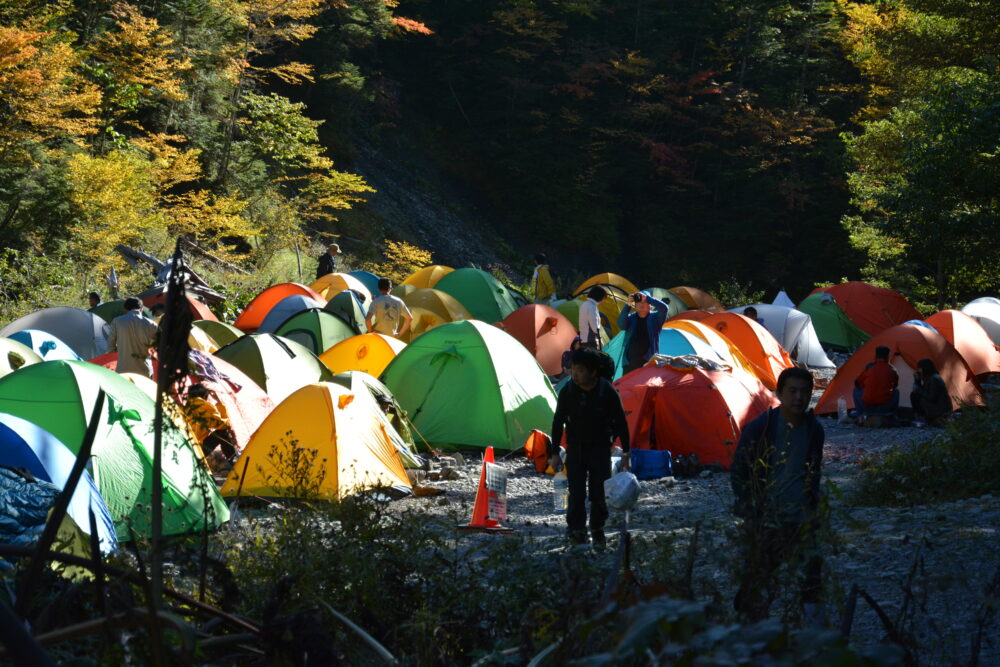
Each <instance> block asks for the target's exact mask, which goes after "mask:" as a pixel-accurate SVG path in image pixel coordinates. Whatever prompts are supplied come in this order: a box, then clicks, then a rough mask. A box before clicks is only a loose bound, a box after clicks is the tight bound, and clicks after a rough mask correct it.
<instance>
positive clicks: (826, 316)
mask: <svg viewBox="0 0 1000 667" xmlns="http://www.w3.org/2000/svg"><path fill="white" fill-rule="evenodd" d="M798 309H799V310H800V311H802V312H803V313H805V314H806V315H808V316H809V317H811V318H812V325H813V328H814V329H815V330H816V336H817V337H818V338H819V342H820V343H822V344H823V345H827V346H830V347H835V348H839V349H841V350H856V349H857V348H859V347H861V346H862V345H864V344H865V341H867V340H868V339H869V338H871V336H869V335H868V334H867V333H865V332H864V331H862V330H861V329H859V328H858V327H857V326H856V325H855V324H854V323H853V322H851V320H850V318H848V317H847V315H846V314H845V313H844V311H843V309H842V308H841V307H840V306H838V305H837V300H836V299H834V298H833V295H832V294H828V293H826V292H816V293H815V294H810V295H809V296H807V297H806V298H805V299H804V300H803V301H802V303H800V304H799V307H798Z"/></svg>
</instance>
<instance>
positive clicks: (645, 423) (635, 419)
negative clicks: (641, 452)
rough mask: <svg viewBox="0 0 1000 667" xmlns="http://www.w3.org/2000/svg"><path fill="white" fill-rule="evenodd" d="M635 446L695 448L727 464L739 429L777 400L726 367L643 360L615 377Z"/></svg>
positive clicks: (677, 451)
mask: <svg viewBox="0 0 1000 667" xmlns="http://www.w3.org/2000/svg"><path fill="white" fill-rule="evenodd" d="M615 387H616V388H617V389H618V393H619V395H621V399H622V405H623V406H624V408H625V415H626V418H627V420H628V426H629V436H630V439H631V444H632V447H633V448H636V449H669V450H670V451H671V453H672V454H673V455H674V456H680V455H684V456H689V455H691V454H697V455H698V458H699V459H700V460H701V462H702V463H719V464H721V465H722V466H724V467H726V468H728V467H729V465H730V464H731V463H732V461H733V452H734V451H735V450H736V444H737V443H738V442H739V439H740V432H741V431H742V429H743V427H744V426H746V425H747V423H749V422H750V421H751V420H753V419H754V418H755V417H757V416H758V415H760V414H761V413H762V412H764V410H767V409H768V408H771V407H773V406H775V405H777V403H778V402H777V400H776V399H775V398H774V396H773V395H772V394H771V392H769V391H768V390H767V389H766V388H765V387H764V385H762V384H761V383H760V382H756V384H755V385H748V384H747V383H745V382H742V381H740V379H739V377H738V376H735V375H733V374H731V373H729V372H726V371H713V370H705V369H702V368H697V367H695V368H674V367H672V366H662V367H661V366H656V365H649V366H643V367H642V368H640V369H638V370H636V371H632V372H631V373H629V374H628V375H626V376H625V377H623V378H622V379H620V380H618V381H617V382H616V383H615Z"/></svg>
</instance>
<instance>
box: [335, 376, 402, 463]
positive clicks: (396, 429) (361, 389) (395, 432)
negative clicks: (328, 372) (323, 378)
mask: <svg viewBox="0 0 1000 667" xmlns="http://www.w3.org/2000/svg"><path fill="white" fill-rule="evenodd" d="M331 382H336V383H337V384H339V385H340V386H341V387H344V388H345V389H347V390H348V391H350V392H352V393H354V394H355V395H356V396H358V400H366V401H367V400H371V401H374V402H375V405H376V406H377V408H378V409H377V410H375V411H374V412H373V414H374V415H375V416H376V417H377V418H378V420H379V421H380V422H382V424H383V425H384V426H385V429H386V433H387V434H388V435H389V439H390V440H392V444H393V445H395V447H396V452H397V453H399V459H400V461H402V463H403V467H404V468H419V467H420V465H421V462H420V460H419V459H418V458H416V456H415V454H416V451H417V446H416V442H415V441H414V439H413V431H412V429H411V428H410V425H409V424H408V423H407V419H408V417H407V416H406V411H405V410H403V407H402V406H401V405H400V404H399V403H398V402H397V401H396V397H395V396H393V395H392V392H391V391H389V388H388V387H386V386H385V385H384V384H382V382H381V381H380V380H378V378H375V377H373V376H371V375H369V374H368V373H363V372H362V371H345V372H343V373H337V374H336V375H334V376H333V380H331ZM380 401H383V402H384V401H387V402H388V405H389V406H390V407H391V409H392V414H387V413H386V412H384V411H383V410H382V406H381V405H380V404H379V402H380Z"/></svg>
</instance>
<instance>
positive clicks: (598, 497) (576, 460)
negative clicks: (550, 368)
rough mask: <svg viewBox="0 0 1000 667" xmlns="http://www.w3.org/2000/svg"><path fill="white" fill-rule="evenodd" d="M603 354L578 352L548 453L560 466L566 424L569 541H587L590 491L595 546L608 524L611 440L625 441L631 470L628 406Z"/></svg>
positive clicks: (562, 394) (625, 460)
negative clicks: (605, 373)
mask: <svg viewBox="0 0 1000 667" xmlns="http://www.w3.org/2000/svg"><path fill="white" fill-rule="evenodd" d="M600 368H601V358H600V356H599V353H597V352H595V351H594V350H591V349H588V348H580V349H578V350H576V351H574V352H573V359H572V366H571V367H570V372H571V373H572V377H573V380H572V382H568V383H566V386H565V387H563V389H562V391H560V392H559V400H558V401H557V403H556V413H555V417H554V418H553V420H552V441H551V443H550V449H549V457H550V463H551V464H552V467H553V468H554V469H556V470H558V469H559V468H560V467H561V465H562V462H561V461H560V459H559V455H558V453H559V443H560V441H561V440H562V435H563V428H565V429H566V476H567V478H568V482H569V507H568V508H567V511H566V524H567V526H568V534H569V538H570V540H572V541H573V542H575V543H577V544H584V543H586V542H587V508H586V502H587V493H588V490H589V493H590V534H591V536H592V537H593V540H594V545H595V546H598V547H603V546H604V544H605V542H606V540H605V536H604V523H605V521H607V519H608V505H607V502H606V501H605V498H604V480H606V479H608V477H610V476H611V445H612V443H614V441H615V438H618V439H620V440H621V448H622V451H623V455H622V468H623V469H628V460H629V456H628V451H629V434H628V425H627V423H626V422H625V410H624V409H623V408H622V401H621V398H619V396H618V391H617V390H616V389H615V388H614V386H613V385H612V384H611V383H610V382H609V381H608V380H607V379H606V378H604V377H601V374H600Z"/></svg>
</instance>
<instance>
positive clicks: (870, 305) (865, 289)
mask: <svg viewBox="0 0 1000 667" xmlns="http://www.w3.org/2000/svg"><path fill="white" fill-rule="evenodd" d="M817 292H826V293H828V294H832V295H833V298H834V300H836V302H837V305H838V306H840V308H841V310H843V311H844V314H846V315H847V317H848V318H849V319H850V320H851V322H853V323H854V324H855V326H857V327H858V328H859V329H861V330H862V331H864V332H865V333H867V334H868V335H870V336H874V335H875V334H877V333H879V332H880V331H885V330H886V329H888V328H889V327H894V326H896V325H897V324H902V323H903V322H909V321H910V320H922V319H924V318H923V317H922V316H921V315H920V313H919V312H917V309H916V308H914V307H913V306H912V305H911V304H910V302H909V301H907V300H906V297H904V296H903V295H902V294H900V293H899V292H896V291H894V290H891V289H885V288H884V287H875V286H874V285H869V284H868V283H863V282H860V281H857V280H853V281H850V282H846V283H841V284H839V285H831V286H830V287H818V288H816V289H814V290H813V291H812V292H810V294H815V293H817Z"/></svg>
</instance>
